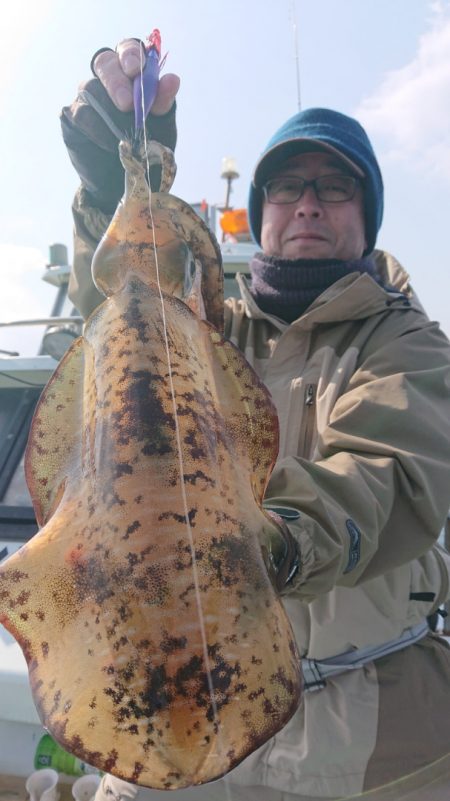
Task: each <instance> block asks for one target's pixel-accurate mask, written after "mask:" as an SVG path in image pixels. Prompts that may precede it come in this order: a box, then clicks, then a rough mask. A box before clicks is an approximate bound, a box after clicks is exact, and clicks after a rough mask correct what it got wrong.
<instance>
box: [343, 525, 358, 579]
mask: <svg viewBox="0 0 450 801" xmlns="http://www.w3.org/2000/svg"><path fill="white" fill-rule="evenodd" d="M345 525H346V527H347V531H348V533H349V537H350V548H349V552H348V562H347V567H346V568H345V570H344V574H345V573H351V571H352V570H354V568H355V567H356V565H357V564H358V562H359V560H360V557H361V532H360V530H359V528H358V526H357V525H356V523H354V522H353V520H352V519H351V518H350V517H349V519H348V520H346V521H345Z"/></svg>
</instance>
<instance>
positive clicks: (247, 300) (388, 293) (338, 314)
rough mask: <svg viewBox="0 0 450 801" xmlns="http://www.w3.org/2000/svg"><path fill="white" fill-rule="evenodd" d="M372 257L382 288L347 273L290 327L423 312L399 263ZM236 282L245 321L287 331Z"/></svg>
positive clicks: (376, 253)
mask: <svg viewBox="0 0 450 801" xmlns="http://www.w3.org/2000/svg"><path fill="white" fill-rule="evenodd" d="M374 256H375V263H376V266H377V270H378V272H379V274H380V276H381V278H382V281H383V284H384V286H380V284H377V283H376V281H374V280H373V278H371V276H370V275H367V274H366V273H363V274H361V273H356V272H355V273H350V274H349V275H346V276H344V277H343V278H340V279H339V280H338V281H336V282H335V283H334V284H333V285H332V286H330V287H328V289H326V290H325V292H322V294H321V295H319V297H318V298H316V300H315V301H314V303H312V304H311V306H310V307H309V308H308V309H307V310H306V312H305V313H304V314H303V315H302V316H301V317H299V318H298V319H297V320H295V321H294V322H293V323H291V325H294V326H298V327H301V328H304V329H309V328H312V326H314V325H316V324H318V323H332V322H339V321H340V322H342V321H343V320H359V319H364V318H367V317H371V316H372V315H373V314H379V313H380V312H385V311H386V310H387V309H388V308H389V307H391V306H395V307H396V308H398V307H402V306H403V307H404V308H407V307H408V308H411V307H413V308H416V309H419V310H421V311H423V309H422V306H421V304H420V301H419V300H418V298H417V296H416V295H415V293H414V292H413V290H412V288H411V286H410V283H409V275H408V273H407V272H406V270H404V269H403V267H402V266H401V265H400V264H399V262H398V261H397V260H396V259H395V258H394V257H393V256H391V255H390V254H389V253H386V252H385V251H381V250H375V251H374ZM236 278H237V281H238V284H239V288H240V291H241V296H242V300H243V301H244V304H245V310H246V314H247V316H248V317H250V318H252V319H264V320H268V321H269V322H271V323H272V324H273V325H274V326H275V327H276V328H278V329H279V330H280V331H284V330H285V329H286V328H288V327H289V323H286V322H285V321H284V320H280V319H279V318H278V317H275V316H274V315H271V314H267V313H265V312H263V311H262V310H261V309H260V308H259V306H258V305H257V303H256V301H255V300H254V299H253V297H252V296H251V294H250V291H249V284H248V282H247V279H246V277H245V276H244V275H242V274H241V273H238V274H237V276H236Z"/></svg>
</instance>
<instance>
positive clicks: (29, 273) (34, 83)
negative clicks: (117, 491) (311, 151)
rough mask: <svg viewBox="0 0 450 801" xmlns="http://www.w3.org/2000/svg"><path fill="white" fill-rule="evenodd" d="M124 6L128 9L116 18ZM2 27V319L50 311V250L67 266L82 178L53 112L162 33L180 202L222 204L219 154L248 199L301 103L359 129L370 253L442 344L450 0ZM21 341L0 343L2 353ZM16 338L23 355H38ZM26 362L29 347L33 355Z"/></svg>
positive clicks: (242, 7)
mask: <svg viewBox="0 0 450 801" xmlns="http://www.w3.org/2000/svg"><path fill="white" fill-rule="evenodd" d="M125 5H126V9H127V10H126V11H125V10H124V9H125ZM4 6H5V7H4V8H2V27H1V31H0V39H1V47H0V114H1V125H0V153H1V156H2V189H3V191H2V193H1V199H0V270H1V275H2V279H3V280H2V283H1V288H0V321H5V320H11V319H17V318H23V317H27V316H33V317H37V316H39V315H43V314H48V313H49V312H50V309H51V306H52V302H53V296H54V290H53V289H52V288H51V287H49V286H48V285H46V284H44V283H43V282H42V281H41V278H40V276H41V275H42V273H43V271H44V265H45V263H46V261H47V251H48V246H49V245H50V244H51V243H52V242H55V241H60V242H63V243H65V244H66V245H67V246H68V247H69V256H70V258H71V255H72V244H71V228H72V222H71V215H70V205H71V200H72V196H73V193H74V191H75V189H76V186H77V176H76V174H75V172H74V170H73V168H72V166H71V164H70V162H69V160H68V158H67V156H66V153H65V150H64V146H63V144H62V140H61V136H60V128H59V119H58V115H59V111H60V108H61V107H62V106H63V105H65V104H68V103H70V102H71V101H72V99H73V98H74V96H75V94H76V89H77V85H78V83H79V82H80V81H81V80H82V79H84V78H87V77H88V76H89V63H90V59H91V56H92V54H93V53H94V51H95V50H97V49H98V48H99V47H101V46H104V45H105V46H106V45H108V46H112V47H114V46H115V44H116V43H117V42H118V41H119V40H120V39H121V38H125V37H127V36H140V37H144V36H145V35H147V34H148V33H149V32H150V31H151V30H152V28H154V27H159V28H160V30H161V34H162V40H163V52H164V51H166V50H168V51H169V55H168V58H167V62H166V68H165V69H166V71H171V72H178V73H179V74H180V75H181V79H182V84H181V89H180V94H179V102H178V130H179V143H178V147H177V153H176V156H177V162H178V175H177V179H176V181H175V185H174V188H173V191H174V193H175V194H177V195H178V196H180V197H182V198H183V199H185V200H187V201H189V202H196V201H200V200H202V199H203V198H204V199H206V200H207V201H208V202H209V203H221V202H223V200H224V197H225V184H224V181H223V180H222V179H221V178H220V169H221V161H222V158H223V157H224V156H234V157H235V158H236V159H237V162H238V168H239V171H240V175H241V177H240V178H239V180H238V181H237V182H236V183H235V188H234V192H233V194H232V202H233V203H234V205H235V206H243V205H245V203H246V198H247V189H248V184H249V180H250V176H251V172H252V168H253V165H254V162H255V160H256V159H257V157H258V155H259V153H260V152H261V150H262V149H263V148H264V147H265V144H266V142H267V140H268V139H269V137H270V136H271V134H272V133H273V131H274V130H275V129H276V128H277V127H278V126H279V125H280V124H281V123H282V122H284V120H285V119H286V118H287V117H288V116H290V115H291V114H293V113H295V112H296V110H297V107H298V96H297V80H296V60H295V48H294V33H295V28H294V24H293V23H294V18H295V19H296V23H297V26H296V33H297V36H296V41H297V45H298V53H299V57H300V73H301V104H302V106H303V107H304V108H306V107H308V106H329V107H332V108H336V109H338V110H340V111H343V112H345V113H348V114H353V115H355V116H357V117H358V118H359V120H360V121H361V122H362V123H363V124H364V125H365V127H366V129H367V131H368V133H369V136H370V137H371V139H372V142H373V144H374V147H375V150H376V152H377V154H378V157H379V161H380V164H381V167H382V171H383V175H384V180H385V188H386V206H385V209H386V211H385V222H384V224H383V228H382V230H381V233H380V236H379V239H378V246H380V247H384V248H385V249H387V250H389V251H390V252H391V253H393V254H394V255H395V256H396V257H397V258H398V259H399V260H400V262H401V263H402V264H403V265H404V267H405V268H406V269H407V270H408V272H409V273H410V274H411V276H412V281H413V284H414V286H415V288H416V290H417V292H418V294H419V296H420V297H421V300H422V303H423V304H424V306H425V308H426V309H427V311H428V314H429V315H430V317H432V318H434V319H438V320H440V321H441V323H442V326H443V328H444V330H445V331H446V333H447V334H448V335H450V312H449V289H450V279H449V272H450V259H449V246H448V229H449V227H450V221H449V216H450V215H449V211H450V203H449V198H450V0H433V1H431V0H315V2H314V3H311V2H307V1H306V0H296V1H295V0H245V2H244V0H226V1H225V0H209V2H206V0H202V1H201V0H189V2H187V0H154V2H148V0H145V2H144V0H127V2H126V3H125V2H117V0H78V1H77V3H74V2H72V0H14V2H10V3H8V4H4ZM18 341H19V338H18V334H17V333H16V332H14V333H12V332H9V333H7V332H5V330H4V329H3V331H0V348H15V347H17V343H18ZM24 343H25V340H24V339H23V338H21V339H20V348H19V349H21V351H22V354H25V352H26V348H28V347H32V346H31V345H30V344H29V342H28V341H27V343H26V344H24ZM35 350H36V348H35Z"/></svg>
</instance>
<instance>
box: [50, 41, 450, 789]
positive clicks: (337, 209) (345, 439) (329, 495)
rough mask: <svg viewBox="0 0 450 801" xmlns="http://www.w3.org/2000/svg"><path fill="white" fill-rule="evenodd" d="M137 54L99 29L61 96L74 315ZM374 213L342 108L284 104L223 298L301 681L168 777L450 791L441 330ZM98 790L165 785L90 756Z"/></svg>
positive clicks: (165, 131) (169, 92)
mask: <svg viewBox="0 0 450 801" xmlns="http://www.w3.org/2000/svg"><path fill="white" fill-rule="evenodd" d="M141 63H142V51H141V44H140V43H139V42H138V41H137V40H133V39H129V40H125V41H123V42H121V43H120V44H119V45H118V47H117V50H116V51H112V50H108V49H106V50H102V51H99V52H98V54H97V55H96V57H95V58H94V59H93V70H94V72H95V75H96V76H97V77H96V78H94V79H91V81H89V82H88V83H87V84H86V85H85V88H86V89H88V91H89V92H90V93H91V94H93V95H94V96H95V98H96V100H97V102H98V104H99V107H100V109H101V110H103V111H104V112H105V115H106V116H102V114H99V113H98V112H97V111H96V110H94V109H93V108H92V107H91V106H88V105H86V103H85V102H84V101H83V100H82V99H80V97H79V98H77V100H75V102H74V103H73V104H72V106H70V107H67V108H65V109H64V111H63V116H62V124H63V134H64V139H65V141H66V144H67V146H68V149H69V152H70V155H71V158H72V161H73V163H74V166H75V168H76V169H77V171H78V173H79V175H80V177H81V181H82V186H81V188H80V190H79V192H78V193H77V196H76V199H75V203H74V217H75V254H74V271H73V275H72V277H71V294H72V299H73V301H74V303H75V304H76V306H77V307H78V308H79V310H80V311H81V312H82V314H83V315H85V316H87V315H88V314H89V313H90V312H91V311H92V309H93V308H95V306H96V305H98V303H100V302H101V301H102V300H103V298H102V296H101V295H100V293H98V292H97V290H96V289H95V287H94V286H93V284H92V280H91V278H90V261H91V258H92V255H93V252H94V250H95V247H96V245H97V243H98V241H99V239H100V237H101V236H102V234H103V232H104V230H105V228H106V226H107V224H108V220H109V219H110V216H111V215H112V213H113V212H114V210H115V208H116V205H117V203H118V201H119V199H120V196H121V194H122V190H123V175H122V169H121V166H120V162H119V158H118V155H117V139H115V137H114V135H113V134H112V132H111V130H110V128H109V127H108V124H107V122H106V121H105V119H106V120H107V119H112V120H113V121H114V123H115V125H117V126H118V127H119V129H121V130H129V129H130V127H131V123H130V120H131V117H130V115H131V110H132V108H133V94H132V82H133V79H134V77H135V76H136V75H138V74H139V71H140V68H141ZM178 86H179V79H178V78H177V76H175V75H170V74H167V75H165V76H163V77H162V78H161V79H160V82H159V87H158V91H157V94H156V99H155V101H154V103H153V106H152V110H151V114H150V116H149V119H148V123H147V126H148V135H149V136H151V137H153V138H155V139H158V140H159V141H161V142H162V143H163V144H166V145H168V146H169V147H171V148H174V146H175V141H176V130H175V95H176V93H177V91H178ZM155 180H157V176H156V177H155ZM382 214H383V182H382V176H381V173H380V169H379V165H378V163H377V160H376V157H375V154H374V152H373V149H372V147H371V144H370V142H369V140H368V138H367V135H366V133H365V131H364V130H363V129H362V128H361V126H360V125H359V123H358V122H357V121H356V120H354V119H352V118H350V117H347V116H345V115H343V114H340V113H339V112H336V111H332V110H330V109H307V110H305V111H302V112H299V113H298V114H296V115H295V116H294V117H292V118H291V119H290V120H288V121H287V122H286V123H285V124H284V125H283V126H282V127H281V128H279V129H278V130H277V131H276V133H275V134H274V136H273V137H272V140H271V141H270V142H269V144H268V146H267V148H266V149H265V151H264V152H263V154H262V156H261V157H260V158H259V160H258V161H257V164H256V168H255V171H254V176H253V181H252V185H251V188H250V196H249V221H250V227H251V230H252V234H253V237H254V239H255V241H256V242H257V243H258V245H259V246H260V248H261V252H260V253H258V254H257V255H256V256H255V257H254V259H253V260H252V262H251V264H250V272H251V283H250V284H247V282H246V281H245V279H243V278H241V279H240V281H239V283H240V288H241V293H242V298H241V299H240V300H237V299H229V300H228V301H227V302H226V310H225V319H226V327H225V335H226V336H227V337H228V338H229V339H231V341H232V342H234V344H236V345H237V346H238V347H239V348H240V349H241V350H242V351H243V353H244V354H245V355H246V357H247V359H248V360H249V361H250V363H251V364H252V366H253V367H254V369H255V370H256V371H257V373H258V374H259V375H260V377H261V378H262V380H263V381H264V382H265V383H266V385H267V387H268V388H269V390H270V392H271V394H272V397H273V400H274V402H275V405H276V407H277V410H278V415H279V421H280V433H281V441H280V454H279V459H278V462H277V464H276V466H275V469H274V472H273V474H272V477H271V480H270V483H269V486H268V489H267V493H266V505H267V508H268V509H272V510H277V512H278V513H279V512H280V511H281V513H282V514H283V516H284V519H283V520H282V521H280V537H283V538H284V540H285V542H286V544H287V545H288V546H289V547H288V548H286V549H285V550H286V554H288V557H287V559H288V564H279V565H277V568H278V574H277V576H276V577H275V579H274V581H275V583H276V587H277V590H278V591H279V592H280V594H281V597H282V599H283V603H284V605H285V608H286V610H287V612H288V615H289V617H290V620H291V623H292V626H293V629H294V632H295V636H296V640H297V644H298V648H299V652H300V654H301V656H302V658H303V671H304V678H305V691H304V694H303V698H302V702H301V705H300V707H299V709H298V711H297V713H296V714H295V715H294V718H293V719H292V720H291V721H290V722H289V724H288V725H287V726H286V727H285V729H284V730H283V731H281V732H280V733H279V734H278V735H277V736H276V737H275V738H273V740H271V741H270V742H269V743H267V744H266V745H264V746H263V747H262V748H260V749H259V750H258V751H257V752H256V753H254V754H252V755H251V756H250V757H249V758H248V759H247V760H245V761H244V762H243V763H242V764H241V765H240V766H239V767H238V768H237V769H236V770H235V771H233V772H232V773H231V774H230V775H229V776H228V777H227V779H226V780H221V781H219V782H216V783H213V784H211V785H206V786H204V787H199V788H195V789H193V790H192V791H183V798H186V799H187V798H189V797H191V796H190V795H189V793H190V792H192V799H198V800H199V801H200V799H203V798H204V799H205V800H206V799H208V801H209V800H210V799H226V798H228V797H229V795H230V793H231V796H232V798H233V799H249V800H250V799H252V800H253V799H255V800H256V799H264V801H307V799H308V800H310V801H313V800H315V801H319V800H321V801H324V800H325V799H329V800H331V799H338V798H346V797H352V798H358V797H360V795H361V794H362V793H367V792H369V791H373V794H372V793H371V794H369V795H368V796H367V798H373V799H377V800H378V801H383V799H384V798H386V799H387V798H389V799H395V798H399V799H400V798H404V799H408V798H411V799H419V798H420V799H421V801H422V800H423V801H439V800H440V799H443V798H444V797H447V796H446V795H445V793H446V792H447V791H448V795H449V796H450V745H449V743H450V693H449V686H450V685H449V679H450V648H449V647H448V645H447V644H446V642H445V641H444V640H442V639H440V638H438V637H437V636H435V635H434V634H432V633H431V632H430V631H429V629H428V626H427V618H429V617H430V616H431V615H433V614H434V613H435V612H436V610H437V609H438V608H439V607H440V606H441V605H442V604H443V602H444V601H445V600H446V599H447V596H448V592H449V590H448V587H449V581H450V579H449V576H450V558H449V556H448V554H446V553H445V552H444V551H443V550H442V549H441V548H440V547H439V546H438V545H436V540H437V538H438V536H439V533H440V530H441V528H442V525H443V523H444V520H445V517H446V513H447V510H448V507H449V500H450V414H449V397H450V346H449V343H448V341H447V339H446V337H445V336H444V334H443V333H442V332H441V331H440V329H439V327H438V325H437V324H436V323H432V322H430V321H429V320H428V318H427V317H426V315H425V313H424V311H423V309H422V307H421V305H420V303H419V302H418V300H417V298H416V296H415V294H414V292H413V290H412V288H411V286H410V284H409V280H408V276H407V274H406V273H405V271H404V270H403V268H402V267H401V266H400V265H399V263H398V262H397V261H396V260H395V259H394V258H393V257H392V256H390V255H389V254H387V253H385V252H382V251H377V250H375V249H374V248H375V242H376V237H377V233H378V230H379V228H380V225H381V220H382ZM383 788H384V789H383ZM420 788H421V789H420ZM446 788H447V790H446ZM109 792H113V793H114V794H115V795H116V796H117V795H121V796H123V797H130V796H133V795H135V794H136V793H138V794H139V799H142V801H144V799H149V801H150V799H152V798H155V799H156V798H157V797H158V798H159V797H160V796H162V794H161V793H158V792H155V791H151V790H148V791H147V790H143V789H139V790H138V788H135V787H133V786H131V785H126V784H125V783H123V782H120V781H119V780H117V779H113V778H111V777H105V779H104V780H103V783H102V786H101V789H100V790H99V793H98V794H97V799H98V801H103V798H104V797H106V796H105V794H107V793H109ZM416 792H419V795H416ZM102 794H103V795H102ZM175 796H176V793H175ZM364 797H366V796H364Z"/></svg>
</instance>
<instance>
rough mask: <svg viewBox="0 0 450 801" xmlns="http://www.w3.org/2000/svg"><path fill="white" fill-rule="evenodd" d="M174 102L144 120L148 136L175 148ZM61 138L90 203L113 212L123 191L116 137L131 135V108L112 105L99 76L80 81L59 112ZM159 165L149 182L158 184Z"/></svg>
mask: <svg viewBox="0 0 450 801" xmlns="http://www.w3.org/2000/svg"><path fill="white" fill-rule="evenodd" d="M85 92H87V93H88V95H90V96H91V97H92V98H93V99H94V102H96V103H97V104H98V105H99V106H100V107H101V109H102V110H103V112H105V113H106V115H107V116H108V118H109V119H110V120H111V121H112V123H113V124H114V126H115V127H116V129H117V131H116V133H115V134H114V133H113V132H112V131H111V129H110V127H108V125H107V123H106V122H105V121H104V119H102V117H101V115H100V114H98V113H97V111H96V110H95V109H94V108H93V107H92V105H91V103H89V102H88V100H87V99H86V95H85V96H83V94H84V93H85ZM175 111H176V104H175V103H174V104H173V106H172V108H171V109H170V111H168V112H167V114H164V115H162V116H157V115H156V114H149V115H148V117H147V122H146V131H147V137H148V138H149V139H155V140H157V141H158V142H161V144H163V145H165V146H166V147H169V148H170V149H171V150H174V149H175V144H176V141H177V129H176V122H175ZM61 127H62V134H63V139H64V142H65V144H66V147H67V150H68V152H69V156H70V159H71V161H72V164H73V166H74V167H75V169H76V171H77V173H78V175H79V176H80V178H81V182H82V184H83V186H84V188H85V189H86V190H87V192H88V193H89V195H90V197H91V199H92V205H93V206H95V207H96V208H99V209H100V210H101V211H103V212H105V214H112V213H113V212H114V211H115V209H116V207H117V204H118V202H119V200H120V198H121V197H122V195H123V191H124V170H123V167H122V164H121V162H120V159H119V150H118V139H119V138H120V137H121V136H122V134H123V135H124V136H131V135H132V133H133V128H134V115H133V113H132V112H127V113H123V112H122V111H119V110H118V108H116V106H115V105H114V103H113V102H112V100H111V99H110V97H109V95H108V94H107V92H106V90H105V88H104V87H103V85H102V83H101V82H100V81H99V79H98V78H91V79H90V80H89V81H86V83H84V84H82V85H81V87H80V90H79V94H78V96H77V97H76V99H75V100H74V102H73V103H72V105H71V106H65V107H64V108H63V110H62V112H61ZM159 180H160V168H159V167H156V168H152V169H151V171H150V182H151V185H152V187H157V186H159Z"/></svg>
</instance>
